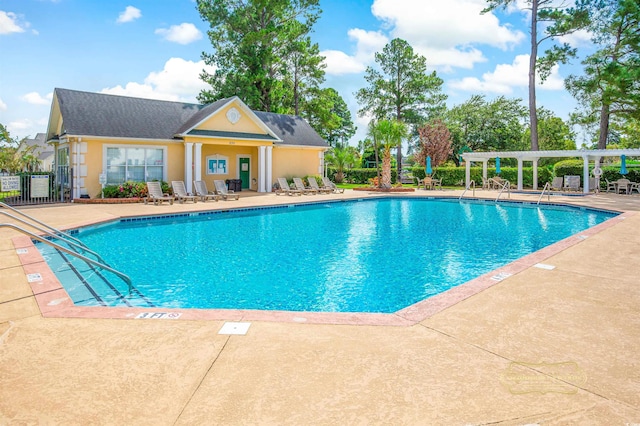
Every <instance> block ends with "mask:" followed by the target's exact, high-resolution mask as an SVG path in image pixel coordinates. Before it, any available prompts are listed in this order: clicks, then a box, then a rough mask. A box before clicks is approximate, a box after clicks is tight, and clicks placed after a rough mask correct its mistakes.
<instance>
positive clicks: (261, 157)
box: [258, 145, 267, 192]
mask: <svg viewBox="0 0 640 426" xmlns="http://www.w3.org/2000/svg"><path fill="white" fill-rule="evenodd" d="M266 151H267V147H266V146H264V145H262V146H259V147H258V192H266V191H265V181H266V180H267V177H266V175H265V174H266V170H267V169H266V167H265V153H266Z"/></svg>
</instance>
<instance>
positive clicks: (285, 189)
mask: <svg viewBox="0 0 640 426" xmlns="http://www.w3.org/2000/svg"><path fill="white" fill-rule="evenodd" d="M278 186H279V187H280V188H278V189H276V191H275V192H276V195H282V194H287V195H302V191H299V190H297V189H291V187H290V186H289V182H287V180H286V179H285V178H278Z"/></svg>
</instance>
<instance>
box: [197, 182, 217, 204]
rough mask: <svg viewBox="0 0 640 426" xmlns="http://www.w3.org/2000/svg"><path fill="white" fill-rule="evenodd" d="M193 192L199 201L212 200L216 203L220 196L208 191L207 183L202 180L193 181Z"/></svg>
mask: <svg viewBox="0 0 640 426" xmlns="http://www.w3.org/2000/svg"><path fill="white" fill-rule="evenodd" d="M193 191H194V192H195V194H196V195H197V196H198V197H199V198H200V200H201V201H207V200H213V201H218V200H219V199H220V196H219V195H218V194H216V193H215V192H211V191H209V189H208V188H207V183H206V182H205V181H203V180H194V181H193Z"/></svg>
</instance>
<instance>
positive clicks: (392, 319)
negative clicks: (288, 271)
mask: <svg viewBox="0 0 640 426" xmlns="http://www.w3.org/2000/svg"><path fill="white" fill-rule="evenodd" d="M396 197H397V196H394V198H396ZM373 198H389V197H368V198H367V199H373ZM398 198H406V197H398ZM411 198H415V197H411ZM420 198H427V199H439V198H442V199H451V198H454V197H446V196H444V197H437V196H436V197H434V196H424V197H420ZM469 200H474V201H475V200H477V199H469ZM341 201H345V200H336V201H333V202H341ZM481 201H483V202H494V201H491V200H481ZM500 202H501V203H502V202H505V203H515V204H522V203H524V204H535V203H530V202H522V201H512V200H504V201H500ZM314 203H317V202H302V203H294V205H295V204H300V205H306V204H314ZM320 203H324V201H322V202H320ZM541 204H545V205H551V206H567V207H571V208H578V209H583V210H595V211H607V212H612V210H605V209H598V208H591V207H585V206H575V205H570V204H563V203H541ZM274 207H278V205H274ZM264 208H265V207H257V208H256V209H264ZM267 208H270V207H267ZM248 209H252V208H250V207H249V208H246V207H241V208H238V209H235V208H231V209H228V210H248ZM187 214H188V213H187ZM635 214H636V212H632V211H620V212H619V214H618V215H617V216H615V217H612V218H610V219H608V220H606V221H604V222H602V223H600V224H598V225H596V226H593V227H591V228H588V229H586V230H584V231H581V232H579V233H577V234H574V235H572V236H569V237H567V238H564V239H562V240H560V241H558V242H556V243H553V244H551V245H549V246H547V247H544V248H542V249H540V250H538V251H536V252H533V253H531V254H528V255H526V256H524V257H522V258H520V259H517V260H515V261H513V262H510V263H508V264H506V265H504V266H502V267H500V268H497V269H495V270H492V271H490V272H488V273H486V274H483V275H481V276H479V277H477V278H474V279H472V280H469V281H467V282H465V283H463V284H460V285H458V286H456V287H453V288H451V289H449V290H447V291H445V292H442V293H439V294H437V295H434V296H431V297H429V298H427V299H423V300H421V301H419V302H417V303H415V304H413V305H410V306H408V307H406V308H403V309H401V310H398V311H396V312H394V313H388V314H387V313H360V312H353V313H348V312H346V313H345V312H307V311H265V310H248V309H174V308H161V307H154V308H144V307H101V306H76V305H74V304H73V302H72V300H71V298H70V297H69V295H68V294H67V292H66V290H65V289H64V287H63V286H62V284H61V283H60V282H59V280H58V279H57V277H56V276H55V274H54V273H53V271H51V269H50V268H49V266H48V265H47V263H46V262H45V260H44V259H43V257H42V255H41V254H40V252H39V251H38V249H37V248H36V247H35V245H34V244H33V242H32V240H31V239H30V238H29V237H28V236H17V237H13V238H12V241H13V245H14V248H15V249H16V253H17V255H18V258H19V259H20V262H21V264H22V267H23V270H24V272H25V274H26V276H27V281H28V282H29V285H30V287H31V291H32V292H33V294H34V296H35V300H36V302H37V304H38V307H39V309H40V312H41V314H42V316H43V317H45V318H96V319H172V320H194V321H195V320H223V321H270V322H293V323H307V324H335V325H383V326H411V325H415V324H417V323H419V322H422V321H424V320H425V319H427V318H429V317H431V316H433V315H435V314H437V313H438V312H441V311H443V310H445V309H447V308H449V307H451V306H454V305H456V304H457V303H460V302H461V301H463V300H465V299H467V298H469V297H471V296H473V295H476V294H478V293H480V292H482V291H484V290H486V289H488V288H490V287H492V286H494V285H496V284H498V283H500V282H502V281H504V280H506V279H508V278H509V277H511V276H513V275H516V274H518V273H520V272H522V271H524V270H526V269H528V268H530V267H533V266H535V265H536V264H539V263H541V262H542V261H544V260H545V259H548V258H549V257H551V256H553V255H555V254H558V253H560V252H562V251H564V250H566V249H567V248H569V247H572V246H574V245H576V244H579V243H580V242H582V241H583V240H584V239H585V238H588V237H590V236H593V235H595V234H598V233H599V232H602V231H604V230H605V229H608V228H610V227H612V226H614V225H616V224H617V223H619V222H620V221H622V220H625V219H626V218H628V217H631V216H632V215H635ZM176 215H177V216H183V215H184V214H181V213H177V214H176ZM145 216H147V217H153V216H166V215H132V216H121V217H119V218H115V219H109V220H99V221H92V222H87V223H82V224H78V225H74V226H71V227H68V228H67V229H76V228H81V227H85V226H91V225H100V224H105V223H109V222H112V221H117V220H123V219H128V218H140V217H145Z"/></svg>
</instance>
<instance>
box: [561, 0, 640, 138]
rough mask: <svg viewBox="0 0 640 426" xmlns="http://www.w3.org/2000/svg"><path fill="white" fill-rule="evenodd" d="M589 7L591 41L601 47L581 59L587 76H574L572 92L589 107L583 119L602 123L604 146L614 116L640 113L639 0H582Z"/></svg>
mask: <svg viewBox="0 0 640 426" xmlns="http://www.w3.org/2000/svg"><path fill="white" fill-rule="evenodd" d="M580 5H581V7H583V8H585V9H586V10H589V12H590V14H591V23H590V26H589V30H590V32H591V34H592V41H593V42H594V44H596V45H597V46H599V47H600V49H599V50H598V51H597V52H595V53H594V54H592V55H590V56H588V57H587V58H586V59H585V60H584V61H583V62H582V64H583V65H584V66H585V68H584V71H585V74H584V75H583V76H579V77H577V76H570V77H569V78H568V79H567V81H566V82H565V83H566V87H567V89H568V90H569V92H570V93H571V94H572V95H573V96H574V97H575V98H576V99H577V100H578V102H579V103H580V104H581V105H582V107H583V108H584V110H585V113H584V114H582V115H583V116H582V117H581V121H582V122H583V123H585V124H588V123H594V122H597V123H598V148H599V149H605V148H606V147H607V140H608V138H609V137H610V135H611V133H610V130H609V126H610V122H611V120H612V117H614V118H617V119H618V120H619V121H620V122H618V123H617V125H616V127H618V128H619V127H621V126H622V127H623V126H624V125H623V124H622V122H624V121H625V120H628V119H635V120H637V119H638V118H640V83H639V82H640V4H639V3H638V1H637V0H581V2H580Z"/></svg>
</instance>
